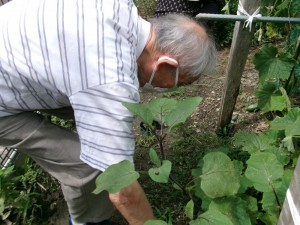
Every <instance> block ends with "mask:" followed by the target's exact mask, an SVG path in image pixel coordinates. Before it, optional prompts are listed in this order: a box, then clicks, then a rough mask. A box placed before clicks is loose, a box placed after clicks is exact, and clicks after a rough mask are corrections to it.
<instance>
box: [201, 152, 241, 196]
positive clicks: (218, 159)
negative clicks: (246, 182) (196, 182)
mask: <svg viewBox="0 0 300 225" xmlns="http://www.w3.org/2000/svg"><path fill="white" fill-rule="evenodd" d="M203 160H204V164H203V168H202V175H201V188H202V190H203V191H204V193H205V194H206V195H207V196H209V197H210V198H217V197H223V196H231V195H235V194H236V193H237V192H238V190H239V188H240V181H239V174H238V172H237V171H236V170H235V167H234V164H233V162H232V161H231V159H230V158H229V157H228V156H227V155H226V154H224V153H222V152H211V153H208V154H206V155H205V156H204V158H203Z"/></svg>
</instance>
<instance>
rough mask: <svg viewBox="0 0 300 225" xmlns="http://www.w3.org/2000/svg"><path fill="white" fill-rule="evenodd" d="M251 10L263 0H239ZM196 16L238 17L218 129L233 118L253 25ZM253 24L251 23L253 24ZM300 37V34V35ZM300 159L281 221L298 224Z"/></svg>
mask: <svg viewBox="0 0 300 225" xmlns="http://www.w3.org/2000/svg"><path fill="white" fill-rule="evenodd" d="M240 3H241V4H242V6H243V8H244V9H245V11H246V12H248V14H249V15H253V14H254V13H255V11H256V10H257V8H259V7H260V0H241V2H240ZM196 18H197V19H206V20H222V21H236V23H235V27H234V32H233V38H232V44H231V49H230V54H229V60H228V64H227V69H226V77H225V84H224V89H223V94H222V100H221V107H220V114H219V119H218V129H223V128H224V127H226V126H227V125H228V124H230V122H231V117H232V113H233V111H234V107H235V104H236V99H237V97H238V94H239V89H240V83H241V78H242V74H243V71H244V67H245V64H246V60H247V57H248V54H249V49H250V44H251V40H252V37H253V34H254V29H253V30H251V29H250V30H249V29H245V28H244V24H243V23H241V22H242V21H244V22H245V21H247V20H248V19H249V16H245V15H242V16H241V15H219V14H198V15H197V16H196ZM251 20H253V22H273V23H300V18H286V17H263V16H260V17H258V16H257V17H252V18H251ZM250 28H251V25H250ZM299 38H300V37H299ZM299 42H300V40H299ZM299 189H300V159H298V163H297V167H296V169H295V172H294V176H293V179H292V181H291V184H290V187H289V189H288V191H287V194H286V199H285V202H284V205H283V208H282V211H281V213H280V217H279V221H278V225H299V224H300V194H299V193H298V191H299Z"/></svg>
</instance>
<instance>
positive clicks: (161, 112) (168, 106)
mask: <svg viewBox="0 0 300 225" xmlns="http://www.w3.org/2000/svg"><path fill="white" fill-rule="evenodd" d="M176 104H177V101H176V100H175V99H172V98H171V99H170V98H157V99H153V100H151V101H150V102H148V103H147V104H146V105H145V106H146V107H147V108H148V109H149V110H150V112H151V113H152V115H153V118H154V120H156V121H158V122H159V123H160V124H165V117H166V116H167V115H168V114H169V113H170V112H171V111H172V110H173V109H174V108H175V107H176Z"/></svg>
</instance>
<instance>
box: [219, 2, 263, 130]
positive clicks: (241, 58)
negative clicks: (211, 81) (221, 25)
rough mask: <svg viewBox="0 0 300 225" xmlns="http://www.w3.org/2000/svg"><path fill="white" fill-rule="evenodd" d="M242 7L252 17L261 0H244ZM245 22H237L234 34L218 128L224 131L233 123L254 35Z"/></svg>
mask: <svg viewBox="0 0 300 225" xmlns="http://www.w3.org/2000/svg"><path fill="white" fill-rule="evenodd" d="M241 2H242V5H243V7H244V9H245V10H246V11H247V12H248V14H250V15H252V14H253V13H254V12H255V10H256V9H257V8H258V7H259V6H260V0H242V1H241ZM243 26H244V23H243V22H236V23H235V27H234V32H233V38H232V44H231V49H230V54H229V61H228V65H227V70H226V78H225V84H224V89H223V96H222V100H221V107H220V115H219V121H218V128H219V129H223V128H224V127H225V126H226V125H228V124H229V123H230V121H231V117H232V113H233V110H234V106H235V103H236V99H237V96H238V94H239V89H240V83H241V77H242V74H243V71H244V67H245V64H246V61H247V57H248V53H249V48H250V44H251V40H252V36H253V33H254V24H253V26H252V31H251V32H250V31H249V27H248V28H243Z"/></svg>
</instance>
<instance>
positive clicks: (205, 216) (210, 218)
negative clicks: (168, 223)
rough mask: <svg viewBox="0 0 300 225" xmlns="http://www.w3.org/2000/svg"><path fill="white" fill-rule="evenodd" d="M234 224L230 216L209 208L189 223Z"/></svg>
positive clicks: (200, 224) (203, 224) (202, 224)
mask: <svg viewBox="0 0 300 225" xmlns="http://www.w3.org/2000/svg"><path fill="white" fill-rule="evenodd" d="M221 224H222V225H234V224H233V223H232V222H231V221H230V219H229V217H228V216H226V215H224V214H222V213H221V212H220V211H219V210H216V209H209V210H208V211H206V212H205V213H202V214H201V215H199V216H198V218H197V219H196V220H193V221H191V222H190V223H189V225H221Z"/></svg>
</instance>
